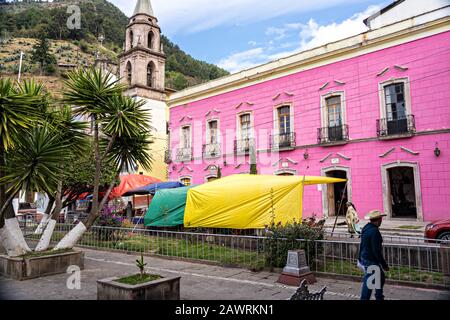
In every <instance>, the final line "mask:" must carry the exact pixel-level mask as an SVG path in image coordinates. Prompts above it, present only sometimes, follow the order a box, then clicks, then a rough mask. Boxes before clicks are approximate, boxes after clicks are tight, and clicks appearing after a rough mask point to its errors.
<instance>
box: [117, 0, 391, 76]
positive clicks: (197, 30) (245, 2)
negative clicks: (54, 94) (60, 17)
mask: <svg viewBox="0 0 450 320" xmlns="http://www.w3.org/2000/svg"><path fill="white" fill-rule="evenodd" d="M109 1H111V2H112V3H114V4H115V5H116V6H117V7H119V8H120V9H121V10H122V11H123V12H124V13H125V14H126V15H127V16H130V15H131V14H132V13H133V10H134V6H135V3H136V0H109ZM391 1H392V0H151V2H152V6H153V10H154V13H155V16H156V17H157V18H158V21H159V25H160V27H161V29H162V32H163V33H164V34H165V35H166V36H168V37H169V39H170V40H171V41H172V42H174V43H176V44H178V45H179V46H180V48H181V49H183V50H184V51H185V52H187V53H188V54H190V55H192V56H193V57H194V58H196V59H200V60H203V61H207V62H210V63H214V64H216V65H218V66H220V67H222V68H224V69H226V70H228V71H230V72H232V73H234V72H238V71H241V70H243V69H247V68H250V67H253V66H256V65H259V64H262V63H265V62H269V61H272V60H276V59H279V58H281V57H284V56H288V55H291V54H294V53H296V52H300V51H302V50H305V49H309V48H313V47H316V46H320V45H323V44H325V43H328V42H332V41H336V40H338V39H343V38H346V37H349V36H352V35H355V34H359V33H361V32H364V31H365V30H367V27H366V26H365V25H364V23H363V20H364V19H365V18H366V17H368V16H369V15H371V14H373V13H375V12H377V11H378V10H379V9H380V8H382V7H383V6H385V5H387V4H389V3H390V2H391Z"/></svg>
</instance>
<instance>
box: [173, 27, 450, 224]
mask: <svg viewBox="0 0 450 320" xmlns="http://www.w3.org/2000/svg"><path fill="white" fill-rule="evenodd" d="M449 43H450V32H445V33H441V34H438V35H434V36H431V37H427V38H423V39H420V40H416V41H413V42H409V43H406V44H402V45H398V46H395V47H391V48H387V49H384V50H381V51H377V52H373V53H370V54H365V55H361V56H358V57H355V58H352V59H347V60H344V61H340V62H336V63H333V64H329V65H325V66H322V67H318V68H315V69H312V70H307V71H303V72H299V73H296V74H293V75H289V76H285V77H282V78H279V79H275V80H270V81H266V82H262V83H258V84H256V85H252V86H249V87H246V88H243V89H239V90H235V91H232V92H228V93H224V94H221V95H217V96H214V97H210V98H206V99H203V100H199V101H195V102H192V103H189V104H188V105H187V106H177V107H173V108H171V110H170V131H171V149H172V151H173V155H172V158H173V159H175V152H176V151H175V150H176V148H177V147H178V145H179V136H180V133H179V128H180V126H182V125H191V126H192V130H193V137H192V145H193V148H194V154H193V155H194V160H193V161H192V162H188V163H184V164H182V163H177V162H176V161H175V162H173V163H172V164H170V166H169V173H170V179H171V180H177V179H179V178H180V177H181V176H191V177H192V180H193V183H203V182H205V176H207V175H208V173H209V172H208V170H205V169H207V166H208V164H209V163H215V164H218V165H220V166H221V167H222V175H229V174H234V173H240V172H246V171H248V170H249V165H248V164H247V163H246V161H248V160H249V159H248V157H247V159H246V160H244V159H243V157H234V156H233V155H231V153H232V150H233V140H234V139H235V133H234V132H235V130H236V115H237V113H239V112H241V111H244V110H248V111H252V114H253V118H254V131H255V137H256V139H257V148H258V150H265V149H268V146H267V140H268V136H269V134H270V133H271V130H273V125H274V124H273V108H274V107H275V106H276V105H279V104H281V103H283V102H286V103H292V105H293V110H294V130H295V132H296V145H297V146H298V148H297V149H296V150H292V151H284V152H280V153H279V154H273V153H272V154H271V153H267V152H265V151H260V152H259V154H258V171H259V173H266V174H273V173H274V171H275V170H278V169H280V168H281V163H282V162H283V161H280V162H279V163H278V164H276V162H277V160H279V159H280V158H281V159H282V160H283V159H284V160H287V158H289V159H290V160H293V162H294V163H293V162H291V161H284V162H287V163H288V164H289V169H293V170H296V172H297V174H299V175H301V174H308V175H321V170H322V169H324V168H327V167H330V166H332V164H331V161H332V159H339V164H337V165H338V166H344V167H348V168H350V170H351V180H352V184H351V188H352V200H353V202H354V203H355V204H356V207H357V209H358V212H359V214H360V215H361V216H363V215H364V214H365V213H366V212H368V211H369V210H373V209H380V210H383V199H382V181H381V166H382V165H384V164H388V163H392V162H396V161H407V162H413V163H417V164H418V167H419V173H420V187H421V201H422V205H423V215H424V220H425V221H430V220H434V219H438V218H444V217H450V212H449V211H450V209H447V208H449V207H450V165H449V164H450V161H449V159H450V154H449V150H450V102H449V101H450V72H449V70H450V48H449V47H448V44H449ZM395 65H397V66H405V67H407V68H408V69H407V70H400V69H397V68H394V66H395ZM385 67H390V69H389V70H388V71H387V72H386V73H385V74H383V75H382V76H377V74H378V73H379V72H380V71H382V70H383V69H384V68H385ZM405 77H408V78H409V81H410V92H411V110H412V114H413V115H414V116H415V123H416V132H417V133H416V135H415V136H413V137H411V138H406V139H405V138H404V139H395V140H388V141H381V140H378V139H377V132H376V120H377V119H378V118H380V103H379V93H378V84H379V83H381V82H384V81H386V80H389V79H391V78H405ZM335 79H337V80H339V81H342V82H344V83H345V84H344V85H339V84H337V83H335V82H334V81H333V80H335ZM326 82H329V83H330V84H329V86H328V87H327V88H326V89H324V90H319V89H320V87H321V86H322V85H323V84H324V83H326ZM332 90H335V91H344V93H345V100H346V101H345V104H346V117H347V120H346V124H348V126H349V137H350V142H349V143H348V144H346V145H340V146H332V147H324V146H320V145H317V128H319V127H321V112H320V99H321V95H324V94H327V93H329V92H330V91H332ZM285 92H288V93H289V95H287V94H285ZM278 93H281V95H280V97H279V98H278V99H276V100H274V99H273V98H274V97H275V96H276V95H277V94H278ZM290 94H293V95H292V96H291V95H290ZM242 102H244V103H243V105H242V106H241V107H240V108H238V109H236V106H237V105H239V104H240V103H242ZM246 102H250V103H251V104H247V103H246ZM214 110H216V111H217V110H218V111H220V112H216V111H214ZM208 112H210V113H209V115H208V116H206V114H207V113H208ZM182 117H184V119H183V121H180V119H181V118H182ZM210 118H214V119H218V120H219V122H220V124H219V128H220V131H221V145H222V152H224V153H229V154H230V155H228V156H227V157H226V159H225V160H226V162H227V166H224V165H223V161H224V158H223V157H221V158H218V159H215V160H214V159H213V160H204V159H202V145H203V144H204V143H205V128H206V121H207V119H210ZM436 142H437V143H438V146H439V148H440V149H441V151H442V153H441V155H440V157H436V156H435V155H434V153H433V150H434V148H435V146H436ZM392 147H395V150H394V151H393V152H391V153H390V154H389V155H387V156H385V157H383V158H382V157H380V155H381V154H383V153H385V152H386V151H388V150H390V149H391V148H392ZM401 147H404V148H406V149H409V150H412V151H414V152H417V153H418V154H411V153H409V152H407V151H405V150H403V149H401ZM305 149H308V153H309V158H308V159H307V160H305V159H304V158H303V154H304V152H305ZM225 151H226V152H225ZM330 153H331V154H332V156H331V157H329V158H328V159H327V160H326V161H323V162H321V161H320V160H321V159H323V158H325V157H326V156H327V155H328V154H330ZM337 153H340V154H341V155H343V156H345V157H348V158H351V159H350V160H346V159H345V158H344V157H341V156H339V155H337ZM224 157H225V156H224ZM334 161H336V160H334ZM239 163H242V165H241V166H240V167H239V168H236V166H237V165H238V164H239ZM274 164H276V165H274ZM322 212H323V208H322V194H321V192H320V191H319V190H318V188H317V187H315V186H311V187H307V188H306V191H305V196H304V215H305V216H307V215H310V214H312V213H316V214H318V215H319V216H321V215H322Z"/></svg>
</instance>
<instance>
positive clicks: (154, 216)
mask: <svg viewBox="0 0 450 320" xmlns="http://www.w3.org/2000/svg"><path fill="white" fill-rule="evenodd" d="M190 188H192V186H191V187H183V188H176V189H162V190H158V191H157V192H156V194H155V196H154V197H153V200H152V202H151V203H150V207H149V208H148V210H147V213H146V214H145V217H144V225H145V226H146V227H174V226H179V225H182V224H183V222H184V208H185V207H186V197H187V192H188V190H189V189H190Z"/></svg>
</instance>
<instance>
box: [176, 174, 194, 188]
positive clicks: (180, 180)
mask: <svg viewBox="0 0 450 320" xmlns="http://www.w3.org/2000/svg"><path fill="white" fill-rule="evenodd" d="M183 179H189V181H191V184H190V185H189V186H192V176H181V177H180V178H179V179H178V181H179V182H180V183H183V182H182V180H183ZM183 184H184V183H183Z"/></svg>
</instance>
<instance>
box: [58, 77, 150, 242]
mask: <svg viewBox="0 0 450 320" xmlns="http://www.w3.org/2000/svg"><path fill="white" fill-rule="evenodd" d="M66 86H67V91H66V92H65V93H64V98H65V101H66V102H67V103H68V104H72V105H76V106H77V107H75V114H78V115H83V116H85V117H89V118H91V119H92V120H93V121H94V128H93V143H94V150H95V179H94V186H93V189H94V191H93V198H92V209H91V211H90V213H89V215H88V217H87V219H86V220H85V221H83V222H81V223H78V224H77V226H76V227H75V228H74V229H72V230H71V231H70V232H69V233H68V234H67V235H66V236H65V237H64V238H63V239H62V240H61V241H60V243H59V244H58V245H57V246H56V247H55V249H62V248H71V247H73V246H74V245H75V244H76V242H78V240H79V239H80V237H81V236H82V234H83V233H84V232H85V231H86V230H88V229H89V228H90V227H91V226H92V225H93V224H94V223H95V221H96V219H97V217H98V215H99V209H101V208H102V207H103V204H104V203H105V202H106V200H107V199H108V197H109V193H110V192H111V190H112V188H113V187H114V184H111V185H110V187H109V189H108V191H107V192H106V195H104V196H103V199H102V203H99V187H100V186H99V181H100V175H101V172H102V171H101V170H102V168H101V163H102V160H104V159H105V158H110V159H114V158H115V159H116V161H117V164H118V165H122V164H123V163H124V162H123V161H122V158H123V157H122V156H121V155H119V154H117V152H118V150H119V149H117V148H115V146H117V144H118V142H120V141H122V140H123V139H125V138H126V137H128V138H129V139H137V140H136V141H140V143H139V145H140V146H142V147H143V146H146V145H147V144H146V141H147V140H148V139H147V138H144V141H142V139H140V138H138V137H141V136H142V135H143V136H144V137H147V135H148V133H147V132H148V131H149V128H150V124H149V122H150V116H149V114H148V112H147V111H145V110H144V108H143V107H144V105H145V102H143V101H136V100H134V99H132V98H129V97H125V96H123V95H122V92H123V89H124V86H122V85H119V84H118V81H117V80H113V77H112V75H111V74H110V73H103V72H102V71H101V70H97V69H94V68H91V69H88V70H78V71H74V72H72V73H70V74H69V80H68V81H67V82H66ZM100 136H102V141H103V142H102V143H101V139H100ZM105 139H106V140H105ZM136 144H137V143H135V144H133V146H135V145H136ZM135 152H137V153H138V154H137V155H135V156H133V157H135V158H136V160H137V161H141V160H142V161H143V162H144V165H150V159H149V158H146V156H142V155H140V153H141V152H142V149H139V150H137V151H136V149H135ZM129 157H130V156H129ZM130 159H131V158H130ZM118 172H120V167H119V168H118Z"/></svg>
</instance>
